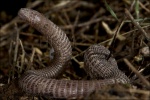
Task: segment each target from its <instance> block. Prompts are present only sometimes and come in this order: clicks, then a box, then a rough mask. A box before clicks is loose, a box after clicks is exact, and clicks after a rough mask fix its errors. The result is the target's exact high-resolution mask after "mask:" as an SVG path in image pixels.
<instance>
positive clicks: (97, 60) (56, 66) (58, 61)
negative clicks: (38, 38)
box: [18, 8, 130, 98]
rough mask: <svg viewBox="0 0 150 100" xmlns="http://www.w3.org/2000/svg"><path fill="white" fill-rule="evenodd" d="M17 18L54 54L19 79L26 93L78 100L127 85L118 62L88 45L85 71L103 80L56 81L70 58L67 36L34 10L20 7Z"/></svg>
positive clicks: (100, 48) (70, 51) (107, 52)
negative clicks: (47, 62)
mask: <svg viewBox="0 0 150 100" xmlns="http://www.w3.org/2000/svg"><path fill="white" fill-rule="evenodd" d="M18 15H19V17H20V18H21V19H22V20H24V21H25V22H27V23H28V24H30V25H31V26H32V27H34V28H35V29H36V30H38V31H39V32H41V33H42V34H43V35H44V36H45V37H46V38H47V40H48V42H49V43H50V45H51V46H52V47H53V48H54V51H55V55H54V59H53V60H52V63H51V64H50V66H49V67H46V68H43V69H40V70H29V71H27V72H25V73H24V75H23V76H22V77H21V78H20V79H19V86H20V87H21V89H23V90H24V91H25V92H27V93H30V94H33V95H42V96H48V97H50V98H80V97H84V96H88V95H89V94H90V93H91V92H93V91H95V90H97V89H101V87H102V86H104V85H108V84H115V83H129V82H130V81H129V79H128V77H127V76H126V75H125V74H124V73H123V72H121V71H120V70H119V69H118V66H117V62H116V60H115V59H114V58H112V57H110V58H109V59H107V57H108V55H109V54H110V52H109V50H108V49H107V48H105V47H104V46H102V45H92V46H90V47H89V48H88V49H87V50H86V52H85V55H84V63H85V66H84V67H85V71H86V72H87V73H88V74H89V75H90V77H91V78H93V79H100V78H102V79H103V80H57V79H54V78H55V77H57V76H58V75H59V74H60V73H62V71H63V69H64V67H65V66H64V65H65V64H66V63H67V62H68V61H69V60H70V58H71V55H72V49H71V43H70V41H69V39H68V38H67V36H66V34H65V33H64V32H63V31H62V30H61V29H60V28H59V27H58V26H56V25H55V24H54V23H53V22H51V21H50V20H49V19H47V18H46V17H44V16H43V15H42V14H40V13H39V12H37V11H34V10H31V9H28V8H22V9H20V11H19V13H18Z"/></svg>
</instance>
